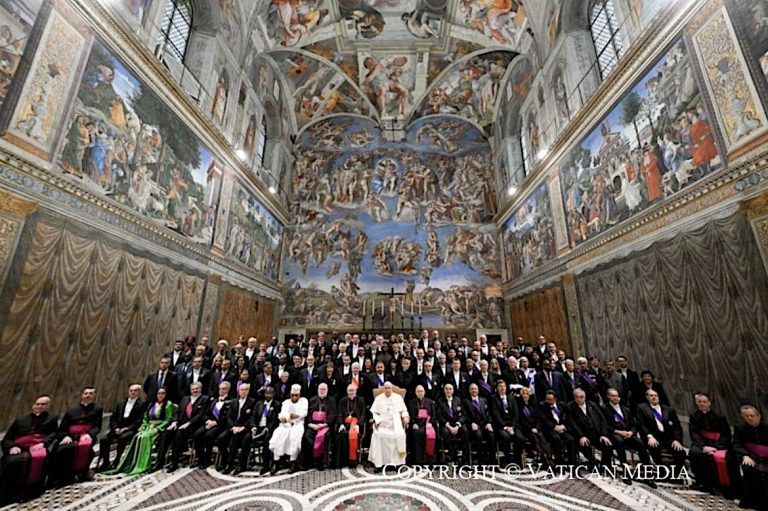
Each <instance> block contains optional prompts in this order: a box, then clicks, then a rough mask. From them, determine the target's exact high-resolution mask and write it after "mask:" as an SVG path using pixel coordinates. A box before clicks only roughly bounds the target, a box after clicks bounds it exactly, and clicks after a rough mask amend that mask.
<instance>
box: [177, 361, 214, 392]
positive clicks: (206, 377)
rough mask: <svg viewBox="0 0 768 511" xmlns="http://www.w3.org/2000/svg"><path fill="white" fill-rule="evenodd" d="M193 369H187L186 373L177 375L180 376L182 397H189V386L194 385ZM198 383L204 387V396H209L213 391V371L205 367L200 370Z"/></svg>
mask: <svg viewBox="0 0 768 511" xmlns="http://www.w3.org/2000/svg"><path fill="white" fill-rule="evenodd" d="M192 371H193V370H192V368H191V367H187V370H186V371H184V372H179V373H177V374H178V375H179V393H180V395H182V396H189V395H190V393H191V392H190V390H189V386H190V385H192ZM197 381H198V382H200V384H201V385H202V386H203V390H202V392H203V394H207V393H208V392H210V391H211V370H210V369H206V368H205V367H201V368H200V375H199V376H198V380H197ZM217 394H218V392H217Z"/></svg>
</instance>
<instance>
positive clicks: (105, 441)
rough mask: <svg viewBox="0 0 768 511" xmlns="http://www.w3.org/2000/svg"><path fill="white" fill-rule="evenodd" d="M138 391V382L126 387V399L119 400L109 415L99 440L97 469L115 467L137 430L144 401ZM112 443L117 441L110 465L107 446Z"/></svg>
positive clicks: (139, 386) (142, 415) (141, 417)
mask: <svg viewBox="0 0 768 511" xmlns="http://www.w3.org/2000/svg"><path fill="white" fill-rule="evenodd" d="M139 392H141V385H139V384H133V385H131V386H130V387H128V399H126V400H125V401H121V402H120V403H119V404H118V405H117V406H116V407H115V409H114V411H113V412H112V415H111V416H110V417H109V430H108V431H107V434H106V435H105V436H104V438H102V439H101V440H99V459H100V463H99V471H106V470H109V469H110V468H115V467H117V464H118V463H119V462H120V458H121V457H122V455H123V452H124V451H125V448H126V447H127V446H128V444H129V443H131V439H132V438H133V435H135V434H136V432H137V431H138V430H139V427H140V426H141V423H142V421H143V420H144V402H143V401H142V400H141V398H140V397H139ZM112 443H117V455H116V456H115V461H114V462H113V463H112V464H111V465H110V463H109V448H110V447H111V446H112Z"/></svg>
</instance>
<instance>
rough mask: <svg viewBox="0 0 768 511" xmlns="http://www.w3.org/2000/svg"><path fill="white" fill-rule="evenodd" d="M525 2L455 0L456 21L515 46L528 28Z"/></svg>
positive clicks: (517, 0)
mask: <svg viewBox="0 0 768 511" xmlns="http://www.w3.org/2000/svg"><path fill="white" fill-rule="evenodd" d="M525 3H527V2H525ZM525 3H524V2H523V1H522V0H507V1H504V2H488V0H459V2H458V4H459V5H458V11H457V12H456V22H457V23H459V24H461V25H465V26H467V27H469V28H471V29H473V30H476V31H478V32H480V33H481V34H483V35H485V36H486V37H487V38H488V39H489V40H490V41H493V43H495V44H501V45H507V46H517V45H518V44H519V43H520V39H521V37H522V35H523V32H525V29H526V28H528V16H527V15H526V12H525Z"/></svg>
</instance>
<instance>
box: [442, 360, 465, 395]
mask: <svg viewBox="0 0 768 511" xmlns="http://www.w3.org/2000/svg"><path fill="white" fill-rule="evenodd" d="M447 383H450V384H451V385H453V388H454V394H456V396H458V397H459V398H460V399H461V398H463V397H466V396H468V395H469V392H468V390H469V376H468V375H467V373H465V372H464V371H462V370H461V360H459V359H458V358H454V359H453V362H451V372H449V373H448V376H447V377H446V379H445V380H443V385H445V384H447Z"/></svg>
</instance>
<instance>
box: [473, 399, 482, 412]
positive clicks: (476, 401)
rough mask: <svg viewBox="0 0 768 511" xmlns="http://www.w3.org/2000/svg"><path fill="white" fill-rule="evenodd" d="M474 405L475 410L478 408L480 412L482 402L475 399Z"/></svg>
mask: <svg viewBox="0 0 768 511" xmlns="http://www.w3.org/2000/svg"><path fill="white" fill-rule="evenodd" d="M472 404H473V405H475V408H477V409H478V411H479V410H480V401H478V400H477V399H473V400H472Z"/></svg>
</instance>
